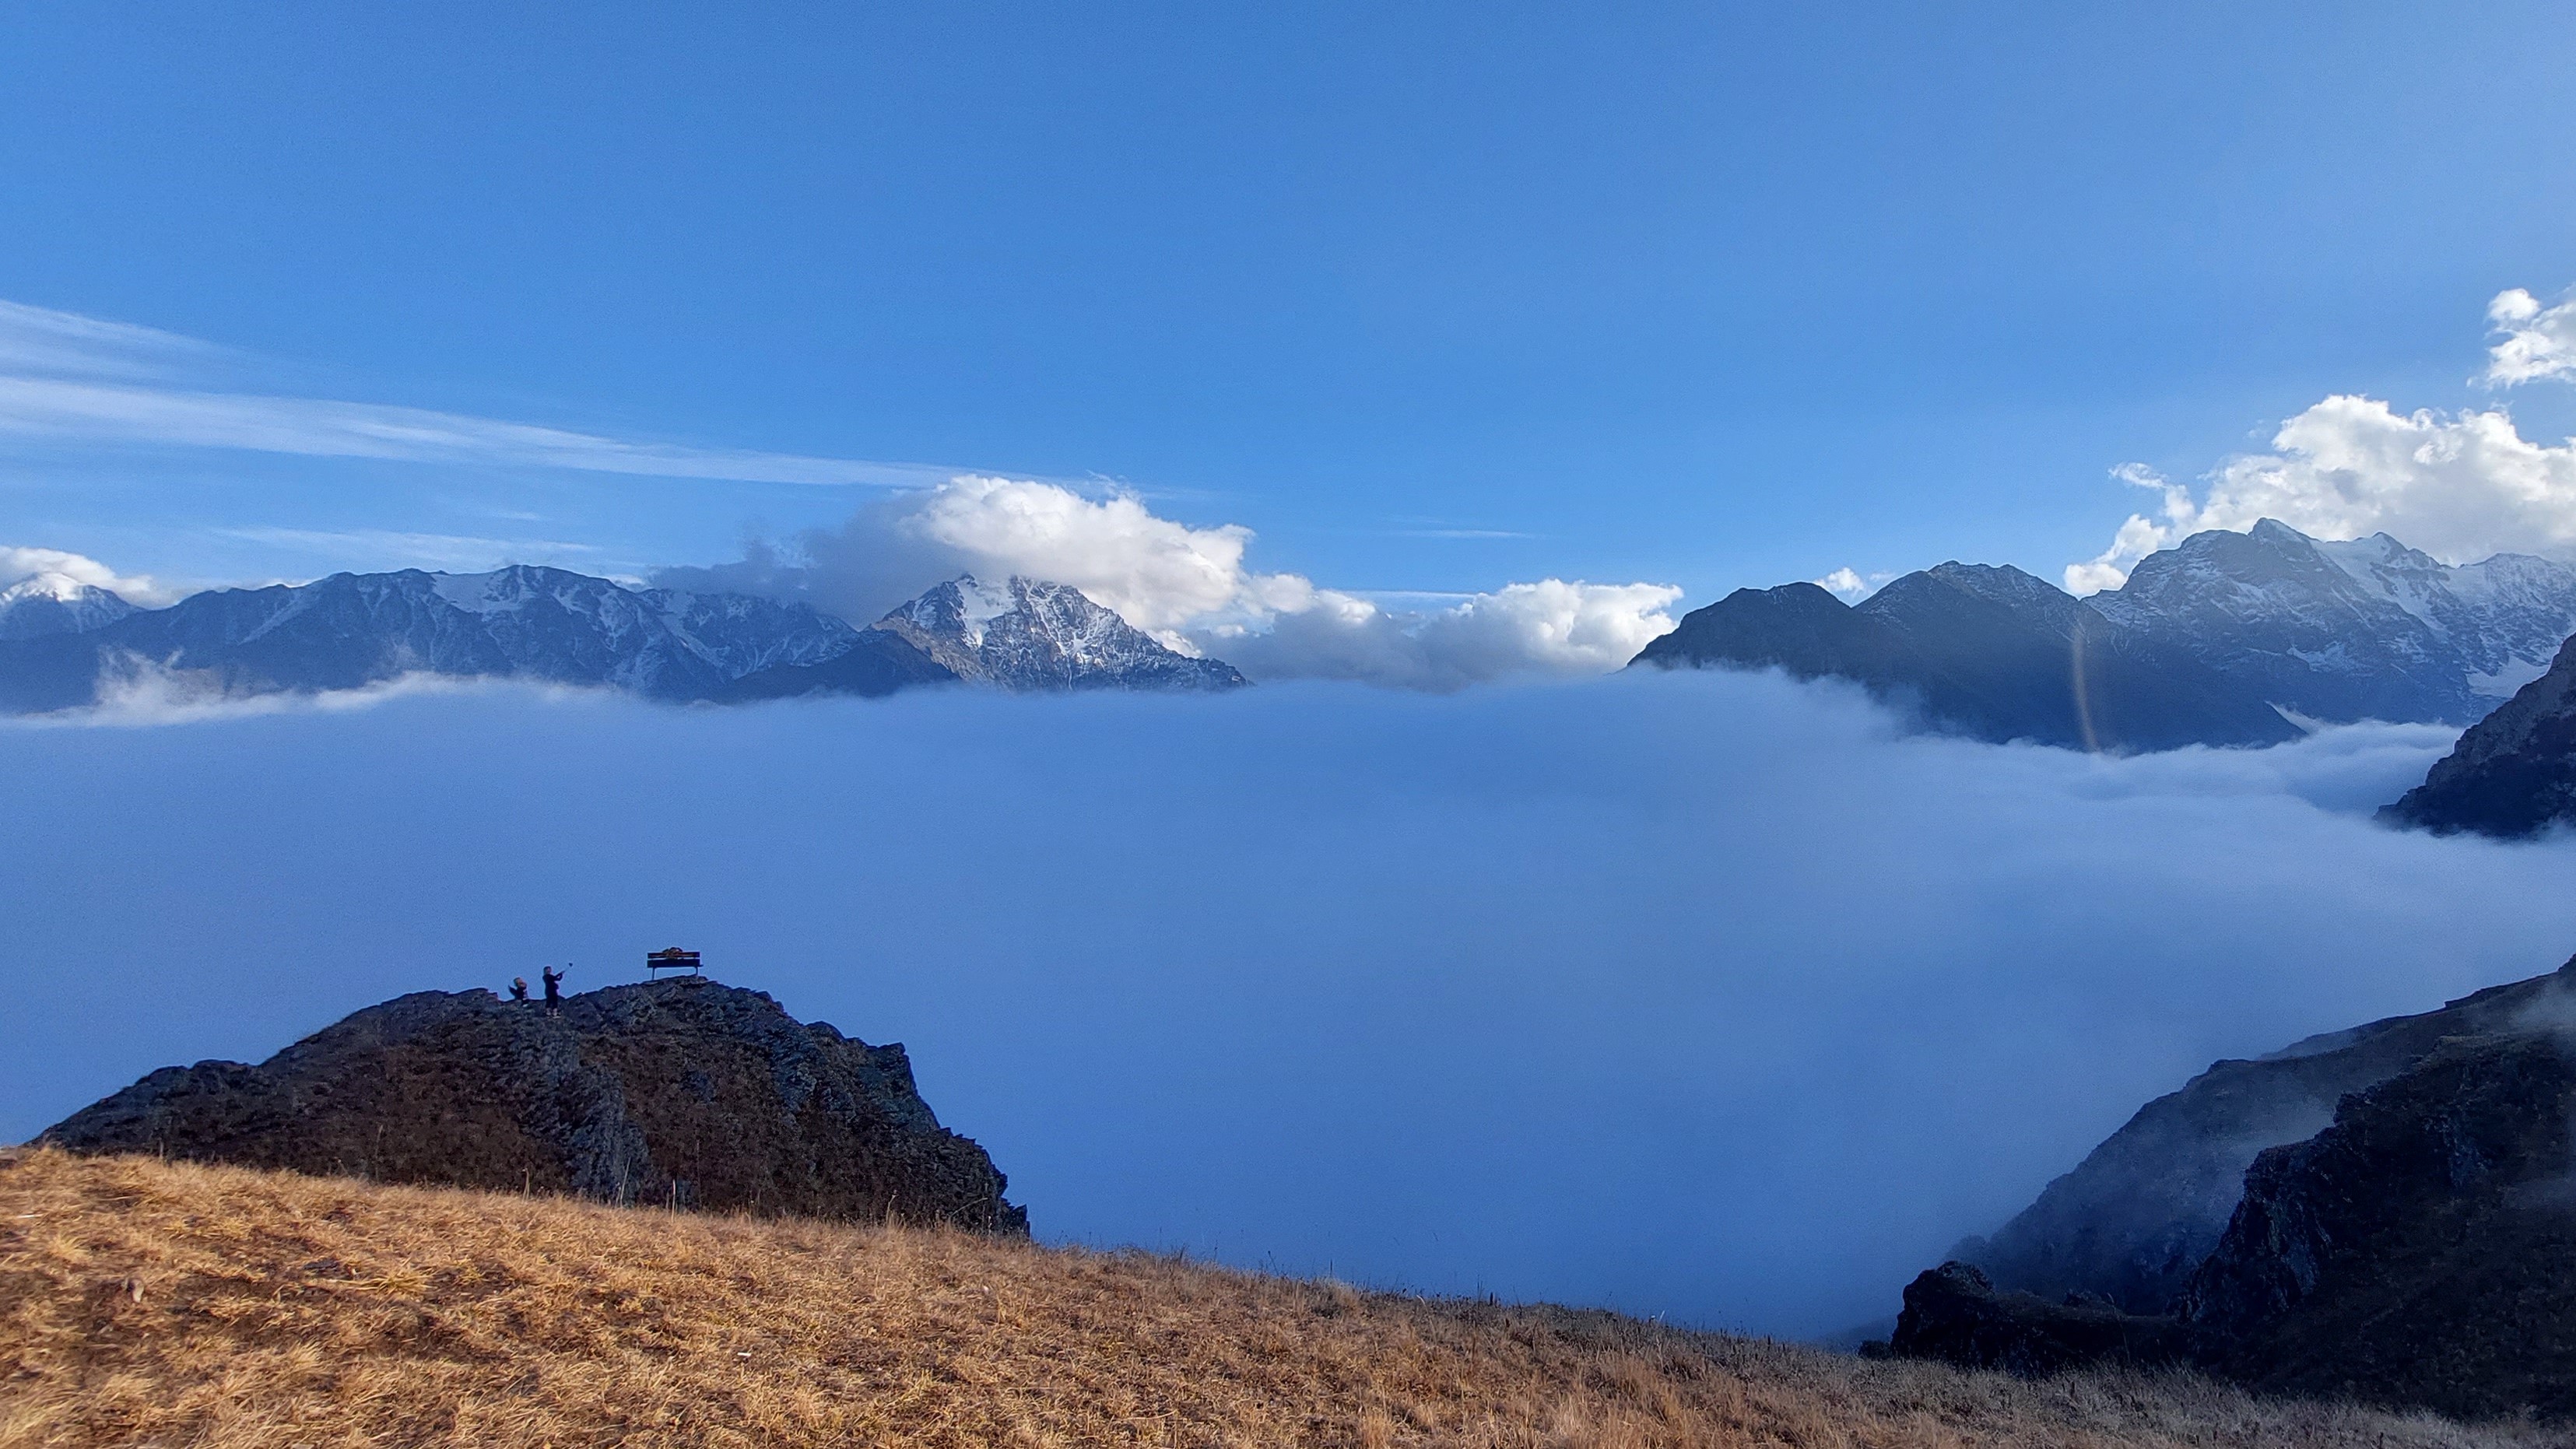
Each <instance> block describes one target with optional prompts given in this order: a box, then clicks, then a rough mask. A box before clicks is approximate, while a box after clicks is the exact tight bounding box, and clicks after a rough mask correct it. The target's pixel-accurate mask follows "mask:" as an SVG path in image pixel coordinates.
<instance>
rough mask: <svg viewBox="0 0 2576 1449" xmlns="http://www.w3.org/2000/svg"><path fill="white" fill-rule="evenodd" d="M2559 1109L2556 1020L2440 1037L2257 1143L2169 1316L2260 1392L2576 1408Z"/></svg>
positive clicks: (2444, 1407) (2572, 1205)
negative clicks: (2398, 1069)
mask: <svg viewBox="0 0 2576 1449" xmlns="http://www.w3.org/2000/svg"><path fill="white" fill-rule="evenodd" d="M2564 1006H2565V1003H2563V1002H2562V1003H2560V1009H2561V1010H2563V1009H2564ZM2572 1120H2576V1061H2571V1059H2570V1042H2569V1041H2568V1039H2567V1038H2566V1036H2565V1035H2564V1032H2563V1029H2562V1028H2561V1027H2559V1026H2557V1025H2553V1026H2552V1027H2551V1028H2550V1029H2546V1030H2541V1031H2518V1032H2508V1033H2502V1034H2496V1035H2486V1036H2470V1037H2459V1038H2454V1039H2452V1040H2450V1041H2446V1042H2444V1043H2443V1044H2442V1045H2441V1047H2440V1048H2439V1049H2437V1050H2436V1051H2434V1052H2433V1053H2432V1054H2431V1055H2429V1056H2427V1057H2425V1058H2424V1059H2423V1060H2421V1061H2419V1062H2417V1063H2415V1064H2414V1065H2413V1066H2411V1067H2409V1068H2408V1069H2407V1070H2406V1071H2404V1072H2402V1073H2400V1074H2399V1075H2397V1076H2396V1077H2393V1078H2391V1079H2389V1080H2388V1081H2386V1082H2383V1083H2381V1084H2379V1085H2378V1086H2376V1087H2373V1088H2371V1089H2369V1090H2368V1091H2365V1092H2360V1093H2356V1094H2355V1095H2353V1096H2351V1097H2348V1098H2346V1099H2345V1100H2344V1102H2343V1104H2342V1105H2341V1106H2340V1107H2339V1108H2337V1109H2336V1112H2335V1121H2334V1125H2333V1126H2331V1127H2329V1128H2327V1129H2326V1130H2325V1131H2323V1132H2320V1133H2318V1134H2317V1135H2316V1136H2315V1137H2312V1138H2310V1139H2309V1140H2307V1141H2305V1142H2300V1143H2296V1144H2293V1145H2291V1146H2288V1147H2276V1148H2274V1149H2272V1150H2271V1151H2269V1152H2266V1153H2264V1154H2263V1155H2262V1156H2261V1157H2259V1158H2257V1159H2255V1162H2254V1166H2253V1169H2252V1170H2251V1171H2249V1172H2248V1173H2247V1174H2246V1176H2245V1198H2244V1201H2242V1202H2241V1203H2239V1204H2238V1205H2237V1208H2236V1213H2235V1216H2234V1217H2233V1218H2231V1219H2230V1220H2229V1222H2228V1225H2227V1232H2226V1235H2225V1236H2224V1237H2222V1238H2221V1239H2220V1240H2219V1243H2218V1247H2217V1248H2216V1249H2215V1250H2214V1251H2213V1252H2212V1253H2211V1254H2210V1255H2209V1258H2208V1260H2207V1261H2206V1262H2204V1263H2202V1264H2201V1266H2200V1270H2199V1271H2198V1272H2197V1273H2195V1274H2194V1275H2193V1277H2192V1282H2191V1286H2190V1288H2189V1289H2188V1290H2187V1291H2186V1292H2185V1293H2184V1295H2183V1300H2182V1305H2181V1308H2182V1314H2181V1316H2182V1318H2183V1319H2184V1320H2185V1321H2186V1322H2188V1323H2190V1324H2192V1325H2193V1326H2194V1327H2195V1328H2196V1329H2198V1330H2199V1331H2201V1332H2203V1333H2204V1334H2206V1335H2207V1336H2208V1338H2209V1340H2210V1343H2211V1345H2212V1347H2211V1349H2210V1350H2209V1351H2208V1352H2207V1354H2206V1357H2207V1359H2208V1361H2209V1362H2210V1363H2211V1365H2212V1366H2213V1367H2216V1368H2217V1369H2218V1370H2219V1371H2221V1372H2223V1373H2225V1374H2227V1375H2228V1376H2230V1377H2232V1378H2235V1379H2238V1380H2240V1381H2242V1382H2244V1383H2247V1384H2250V1385H2253V1386H2254V1387H2256V1388H2259V1389H2263V1390H2266V1391H2269V1392H2275V1393H2296V1394H2330V1395H2342V1396H2352V1397H2359V1398H2365V1399H2371V1400H2376V1401H2379V1402H2384V1403H2397V1404H2422V1405H2425V1406H2427V1407H2430V1408H2434V1409H2439V1410H2441V1411H2442V1412H2444V1413H2448V1414H2455V1415H2461V1416H2469V1417H2488V1416H2495V1415H2506V1414H2519V1413H2523V1412H2526V1411H2527V1412H2531V1413H2536V1414H2541V1415H2545V1416H2549V1417H2553V1418H2559V1417H2565V1416H2567V1415H2569V1414H2571V1413H2576V1372H2571V1371H2570V1366H2571V1365H2576V1147H2571V1142H2570V1137H2569V1125H2570V1122H2571V1121H2572Z"/></svg>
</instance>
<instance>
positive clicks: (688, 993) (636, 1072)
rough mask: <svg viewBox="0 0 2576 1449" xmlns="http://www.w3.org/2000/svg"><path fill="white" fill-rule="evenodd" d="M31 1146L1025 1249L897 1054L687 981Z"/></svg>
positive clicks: (93, 1111)
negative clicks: (802, 1218)
mask: <svg viewBox="0 0 2576 1449" xmlns="http://www.w3.org/2000/svg"><path fill="white" fill-rule="evenodd" d="M41 1140H43V1141H46V1142H50V1143H54V1144H56V1145H59V1146H62V1147H65V1148H68V1149H71V1150H73V1151H78V1152H142V1153H152V1154H157V1155H163V1156H169V1157H180V1158H188V1159H193V1160H201V1161H209V1162H230V1163H238V1164H241V1165H244V1166H250V1167H276V1168H287V1169H291V1170H294V1171H298V1172H308V1173H325V1174H337V1175H343V1176H356V1177H369V1178H378V1179H382V1180H385V1181H391V1182H423V1183H443V1184H448V1185H452V1186H459V1187H484V1188H504V1189H509V1190H512V1191H518V1190H521V1189H523V1188H527V1187H533V1188H536V1189H538V1190H541V1191H548V1192H569V1193H575V1194H579V1195H581V1196H584V1197H593V1198H600V1199H604V1200H606V1201H610V1202H645V1203H663V1202H669V1203H677V1204H679V1205H682V1206H689V1205H695V1206H699V1207H704V1208H710V1209H717V1210H723V1209H731V1208H741V1209H744V1210H747V1211H753V1212H778V1213H796V1214H802V1215H808V1216H814V1217H834V1218H865V1219H872V1220H873V1219H894V1220H898V1221H906V1222H948V1223H955V1224H958V1225H960V1226H964V1227H971V1228H981V1229H994V1230H1006V1231H1026V1229H1027V1214H1026V1213H1025V1212H1024V1211H1023V1210H1021V1209H1019V1208H1016V1207H1013V1206H1011V1205H1010V1204H1009V1203H1008V1202H1006V1201H1004V1200H1003V1197H1002V1191H1003V1186H1004V1184H1003V1178H1002V1174H1001V1173H1000V1172H998V1171H996V1170H994V1167H993V1164H992V1161H991V1159H989V1158H988V1157H986V1156H985V1155H984V1151H983V1149H982V1148H980V1147H977V1146H976V1145H975V1144H974V1143H973V1142H971V1141H969V1140H967V1139H966V1138H963V1137H959V1136H957V1135H956V1134H954V1133H952V1132H949V1131H947V1130H945V1129H943V1128H942V1127H941V1126H940V1125H939V1120H938V1118H937V1117H935V1116H933V1115H932V1114H931V1110H930V1107H929V1105H928V1104H927V1103H925V1102H923V1101H922V1100H921V1096H920V1094H919V1093H918V1092H917V1091H916V1090H915V1089H914V1087H913V1081H912V1067H911V1063H910V1061H909V1059H908V1058H907V1057H906V1056H905V1055H904V1050H903V1048H902V1047H901V1046H882V1047H872V1046H869V1045H868V1044H866V1043H865V1042H861V1041H857V1040H853V1039H851V1038H847V1037H844V1036H842V1035H841V1034H840V1033H839V1032H837V1031H835V1030H833V1029H832V1028H831V1027H830V1026H829V1025H825V1024H821V1023H817V1024H814V1025H811V1026H808V1025H806V1024H804V1023H801V1022H798V1021H796V1020H795V1019H794V1018H792V1017H790V1016H788V1014H787V1013H786V1012H785V1011H783V1010H781V1009H780V1008H779V1006H778V1004H777V1003H776V1002H774V1001H772V1000H770V999H769V997H767V996H766V995H763V994H761V993H759V992H754V991H744V990H739V989H737V988H733V987H728V986H721V985H717V984H715V983H712V982H704V981H665V982H659V983H653V984H647V985H636V986H618V987H611V988H608V989H607V990H603V991H594V992H590V993H588V994H586V995H581V996H575V997H571V998H568V999H567V1000H565V1001H564V1002H563V1003H562V1006H561V1008H560V1009H559V1010H556V1011H549V1010H548V1009H547V1008H546V1007H545V1006H544V1005H543V1004H540V1003H532V1002H510V1001H503V1000H500V999H499V998H497V997H495V996H493V995H492V994H491V993H490V992H487V991H466V992H456V993H447V992H437V991H425V992H420V993H416V994H414V995H411V996H404V997H399V998H397V999H395V1000H393V1001H388V1002H386V1003H384V1004H383V1005H381V1006H372V1007H369V1008H367V1009H366V1010H364V1011H361V1012H358V1013H356V1014H355V1015H352V1016H350V1017H348V1018H346V1019H345V1020H343V1021H341V1022H339V1023H338V1024H336V1025H334V1026H331V1027H327V1028H325V1029H323V1030H322V1031H319V1032H316V1033H315V1034H313V1035H312V1036H310V1037H307V1038H305V1039H304V1040H303V1041H300V1042H297V1043H296V1044H295V1045H293V1046H291V1047H288V1048H287V1049H286V1050H284V1051H282V1052H279V1053H278V1054H277V1055H276V1056H274V1057H271V1058H269V1059H268V1060H267V1061H265V1062H263V1063H261V1064H259V1065H258V1066H246V1065H243V1064H242V1063H239V1062H199V1063H198V1064H197V1065H195V1066H193V1067H165V1068H163V1069H162V1070H160V1071H157V1072H154V1073H152V1074H151V1075H150V1076H147V1077H145V1078H144V1079H143V1080H141V1081H139V1082H137V1083H135V1084H134V1085H133V1086H131V1087H128V1088H126V1089H125V1090H123V1091H121V1092H118V1093H116V1094H115V1095H114V1096H111V1097H108V1098H106V1099H105V1100H103V1101H100V1102H98V1103H96V1104H94V1105H92V1106H90V1107H86V1108H83V1109H82V1110H81V1111H79V1112H76V1113H74V1114H73V1115H72V1116H70V1117H69V1118H67V1119H65V1120H64V1121H63V1122H61V1123H60V1124H58V1125H56V1126H54V1127H53V1128H51V1129H49V1130H47V1131H46V1132H45V1133H44V1135H43V1137H42V1139H41Z"/></svg>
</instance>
